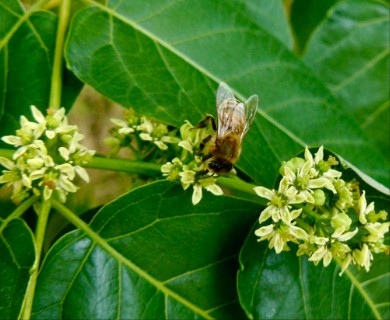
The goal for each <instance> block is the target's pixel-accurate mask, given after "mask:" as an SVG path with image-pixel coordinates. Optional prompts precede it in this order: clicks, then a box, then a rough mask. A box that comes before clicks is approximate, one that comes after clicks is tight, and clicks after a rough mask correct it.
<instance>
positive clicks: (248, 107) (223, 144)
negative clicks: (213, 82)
mask: <svg viewBox="0 0 390 320" xmlns="http://www.w3.org/2000/svg"><path fill="white" fill-rule="evenodd" d="M216 103H217V119H218V125H217V126H216V125H215V121H214V118H213V117H211V116H209V117H208V119H210V121H211V123H212V126H213V129H214V132H215V134H214V136H211V137H209V139H208V140H209V141H206V143H207V145H208V148H207V149H208V150H207V153H206V155H204V157H203V160H204V161H205V164H206V166H207V169H208V170H209V171H210V172H212V173H216V174H225V173H229V172H230V171H231V170H232V168H233V165H234V164H235V163H236V162H237V160H238V158H239V157H240V154H241V145H242V141H243V139H244V137H245V135H246V134H247V132H248V130H249V128H250V127H251V125H252V123H253V120H254V119H255V115H256V111H257V105H258V103H259V98H258V96H257V95H252V96H251V97H249V99H248V100H247V101H246V102H245V103H242V102H240V101H238V100H236V98H235V97H234V94H233V91H232V90H231V89H230V88H229V86H228V85H227V84H226V83H224V82H221V83H220V85H219V87H218V91H217V99H216Z"/></svg>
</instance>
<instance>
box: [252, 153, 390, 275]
mask: <svg viewBox="0 0 390 320" xmlns="http://www.w3.org/2000/svg"><path fill="white" fill-rule="evenodd" d="M323 158H324V153H323V148H322V147H321V148H320V149H319V150H318V151H317V153H316V154H315V155H314V157H313V155H312V154H311V153H310V151H309V150H308V149H307V148H306V150H305V155H304V158H299V157H296V158H293V159H291V160H290V161H287V162H284V163H283V164H282V166H281V168H280V173H281V175H282V178H281V180H280V182H279V187H278V189H277V190H270V189H267V188H264V187H255V188H254V190H255V192H256V193H257V194H258V195H259V196H260V197H263V198H266V199H268V200H269V202H268V206H267V207H266V208H265V209H264V210H263V211H262V212H261V214H260V217H259V222H260V224H262V226H261V227H260V228H258V229H257V230H256V231H255V234H256V236H258V237H259V239H258V240H259V241H264V240H267V241H269V247H270V248H274V249H275V251H276V252H277V253H280V252H281V251H283V250H289V246H288V243H289V242H293V243H296V244H298V246H299V249H298V252H297V255H307V256H308V257H309V260H310V261H312V262H313V263H315V264H318V263H319V262H320V261H321V260H322V262H323V265H324V266H328V265H329V264H330V262H331V261H332V259H336V260H337V261H339V263H340V264H341V273H343V272H344V271H345V269H346V268H347V267H348V266H349V265H350V264H351V263H352V264H356V265H358V266H361V267H364V268H365V269H366V271H369V269H370V265H371V261H372V259H373V253H381V252H385V253H387V254H389V246H388V245H386V244H384V235H385V234H386V233H387V232H388V231H389V225H390V222H388V221H386V219H387V212H385V211H379V212H375V208H374V203H373V202H371V203H370V204H367V200H366V195H365V191H362V192H360V189H359V184H358V182H357V181H355V180H352V181H345V180H343V179H342V172H341V171H338V170H335V169H334V168H332V167H334V166H336V165H337V164H338V162H337V160H336V159H335V158H334V157H332V156H329V158H328V159H327V160H324V159H323ZM265 222H267V223H268V224H267V225H263V224H264V223H265Z"/></svg>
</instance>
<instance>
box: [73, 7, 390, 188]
mask: <svg viewBox="0 0 390 320" xmlns="http://www.w3.org/2000/svg"><path fill="white" fill-rule="evenodd" d="M91 3H94V4H96V6H94V7H91V8H87V9H86V10H85V11H81V12H79V14H78V15H77V16H75V18H74V21H73V24H72V28H71V31H70V35H69V38H68V42H67V49H66V57H67V62H68V66H69V68H70V69H71V70H72V71H74V72H75V74H76V75H77V76H78V77H79V78H80V79H81V80H83V81H85V82H86V83H88V84H90V85H92V86H93V87H94V88H96V89H97V90H98V91H100V92H102V93H103V94H104V95H106V96H107V97H109V98H110V99H112V100H115V101H117V102H119V103H121V104H122V105H124V106H126V107H133V108H134V109H135V110H137V111H139V112H141V113H143V114H146V115H148V116H151V117H154V118H159V119H161V120H163V121H165V122H167V123H169V124H173V125H176V126H179V125H181V124H182V123H183V121H184V120H185V119H188V120H190V121H191V122H193V123H196V122H198V121H199V120H200V119H202V118H203V117H204V116H205V114H207V113H214V110H215V102H214V101H215V92H216V88H217V83H218V82H219V81H221V80H224V81H225V82H227V83H228V84H229V86H230V87H232V88H233V89H234V90H235V92H236V94H237V96H238V97H239V98H240V99H244V98H246V97H249V96H250V95H251V94H253V93H256V94H258V95H259V97H260V114H259V115H258V117H257V119H256V121H255V123H254V125H253V128H252V129H251V130H250V131H249V134H248V136H247V138H246V141H245V143H244V149H243V153H242V156H241V159H240V162H239V163H238V166H239V168H240V169H242V170H243V171H244V172H245V173H247V174H248V175H249V176H250V177H252V178H253V179H254V180H255V181H256V183H259V184H260V183H261V184H264V185H268V186H270V185H272V183H273V181H274V179H275V177H276V172H277V170H278V166H279V163H280V162H281V161H282V160H287V159H289V158H290V157H292V156H293V155H294V154H295V153H297V152H299V151H300V150H302V146H303V145H305V144H308V145H321V144H325V145H326V146H327V147H328V148H330V149H332V150H333V151H335V152H336V153H338V154H340V155H341V156H343V157H344V158H345V159H347V160H348V161H350V162H351V163H353V164H354V165H356V166H357V167H358V168H360V169H361V170H362V171H364V172H365V173H367V174H368V175H370V176H372V177H373V178H375V179H376V180H378V181H379V182H381V183H382V184H384V185H386V186H388V185H389V177H388V167H389V164H388V160H387V159H385V158H384V157H383V156H382V155H381V154H380V153H379V152H378V151H377V150H375V148H374V147H372V146H371V145H370V143H369V142H368V141H367V140H366V138H365V135H364V133H363V132H362V131H361V130H360V129H359V127H358V125H357V124H356V123H355V122H354V121H353V120H352V119H350V118H348V116H346V115H345V112H344V110H343V107H342V106H341V105H338V104H336V102H335V100H334V98H333V97H332V95H331V93H330V92H329V90H328V89H327V88H326V87H325V86H324V85H323V84H322V83H321V81H320V80H319V79H317V78H316V77H315V76H314V74H313V73H312V72H311V71H310V70H309V69H308V68H306V67H305V66H304V65H303V64H302V63H301V62H300V60H299V59H298V58H297V57H296V56H295V55H293V54H292V53H291V52H290V51H289V50H288V49H287V48H286V47H285V46H284V45H283V44H282V43H281V42H280V41H279V40H277V39H275V38H274V36H273V35H272V34H270V33H269V32H267V31H266V29H264V28H261V27H260V26H259V25H258V24H256V23H254V22H253V17H252V16H251V15H250V14H247V13H245V11H236V10H234V7H230V6H228V5H223V2H218V1H212V2H207V3H206V2H203V1H184V2H176V1H169V0H166V1H151V2H148V5H147V6H146V5H144V2H142V1H126V2H124V1H122V2H117V1H112V2H109V3H108V6H107V7H105V6H101V5H98V4H97V3H95V2H92V1H91ZM86 39H88V41H86Z"/></svg>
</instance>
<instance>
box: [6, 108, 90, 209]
mask: <svg viewBox="0 0 390 320" xmlns="http://www.w3.org/2000/svg"><path fill="white" fill-rule="evenodd" d="M31 111H32V114H33V118H34V120H35V121H29V120H28V119H27V118H26V117H24V116H22V117H21V119H20V126H21V128H20V129H18V130H17V131H16V135H15V136H5V137H3V138H2V140H3V141H4V142H6V143H8V144H11V145H13V146H14V147H16V148H17V149H16V151H15V152H14V154H13V157H12V160H10V159H6V158H4V157H0V164H1V165H2V166H3V167H4V168H5V170H3V172H2V173H3V174H2V175H1V176H0V183H6V184H7V185H9V186H13V189H14V190H13V195H12V199H13V201H14V202H16V203H20V202H21V201H23V200H24V199H25V198H27V197H29V196H30V195H33V194H34V195H37V196H42V197H43V199H44V200H48V199H50V198H52V197H53V196H54V197H56V198H57V199H58V200H60V201H62V202H65V200H66V196H67V194H68V193H70V192H71V193H73V192H76V191H77V189H78V187H77V186H76V185H75V184H74V182H73V180H74V179H75V177H76V176H79V177H80V178H81V179H83V180H84V181H86V182H88V181H89V177H88V174H87V172H86V170H85V169H84V168H83V167H82V165H84V164H86V163H87V162H88V161H89V160H90V158H91V157H92V156H93V154H94V151H91V150H88V149H87V148H85V147H84V146H83V145H81V144H80V143H79V142H80V141H81V140H82V139H83V135H82V134H80V133H79V132H78V131H77V130H78V129H77V126H74V125H69V124H68V121H67V118H66V116H65V109H64V108H61V109H59V110H53V109H49V110H48V112H47V115H46V116H44V115H43V114H42V113H41V112H40V111H39V110H38V109H37V108H36V107H34V106H31Z"/></svg>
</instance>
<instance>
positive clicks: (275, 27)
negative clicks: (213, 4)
mask: <svg viewBox="0 0 390 320" xmlns="http://www.w3.org/2000/svg"><path fill="white" fill-rule="evenodd" d="M294 3H295V1H294ZM224 5H225V6H227V7H232V8H234V10H235V11H236V12H239V13H240V14H241V15H242V16H244V17H246V18H248V19H251V20H252V21H253V23H255V24H257V25H258V26H259V28H263V29H265V30H267V32H269V33H270V34H272V35H273V36H274V37H275V38H277V39H279V40H280V41H281V42H282V43H283V44H284V45H285V46H286V47H289V48H291V47H292V37H291V34H290V28H289V26H288V23H287V19H286V15H285V12H284V7H283V2H282V1H269V0H230V1H225V2H224Z"/></svg>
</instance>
